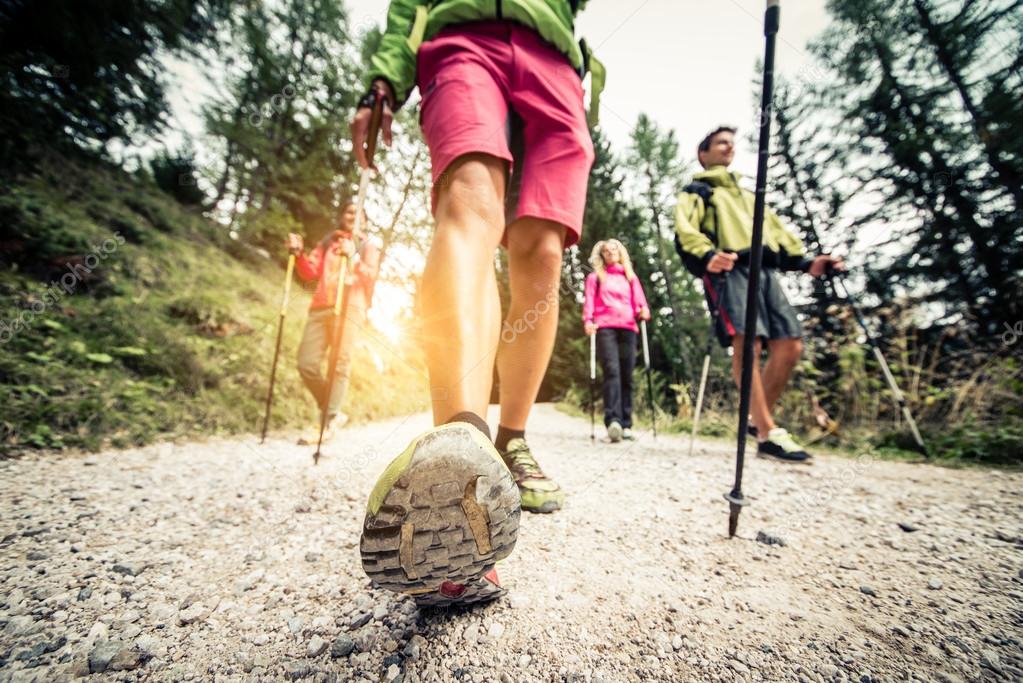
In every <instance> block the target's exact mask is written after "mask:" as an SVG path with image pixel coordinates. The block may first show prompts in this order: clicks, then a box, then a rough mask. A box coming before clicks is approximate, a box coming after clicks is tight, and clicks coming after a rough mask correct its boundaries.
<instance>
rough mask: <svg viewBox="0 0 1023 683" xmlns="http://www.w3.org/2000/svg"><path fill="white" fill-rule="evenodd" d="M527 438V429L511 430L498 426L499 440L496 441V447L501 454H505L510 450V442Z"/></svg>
mask: <svg viewBox="0 0 1023 683" xmlns="http://www.w3.org/2000/svg"><path fill="white" fill-rule="evenodd" d="M524 438H526V430H525V429H509V428H507V427H505V426H504V425H502V424H499V425H497V438H496V439H494V446H496V447H497V451H498V452H499V453H504V451H505V449H507V448H508V442H509V441H511V440H512V439H524Z"/></svg>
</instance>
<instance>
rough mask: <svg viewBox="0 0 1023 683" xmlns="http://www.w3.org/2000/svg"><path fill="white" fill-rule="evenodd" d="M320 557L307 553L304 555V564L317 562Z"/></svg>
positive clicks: (316, 554)
mask: <svg viewBox="0 0 1023 683" xmlns="http://www.w3.org/2000/svg"><path fill="white" fill-rule="evenodd" d="M321 557H323V556H322V555H320V554H319V553H313V552H309V553H306V554H305V561H306V562H319V561H320V558H321Z"/></svg>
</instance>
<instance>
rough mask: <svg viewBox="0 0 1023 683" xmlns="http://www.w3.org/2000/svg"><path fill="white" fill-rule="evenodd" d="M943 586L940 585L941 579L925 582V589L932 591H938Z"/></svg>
mask: <svg viewBox="0 0 1023 683" xmlns="http://www.w3.org/2000/svg"><path fill="white" fill-rule="evenodd" d="M943 585H944V584H943V583H941V579H931V580H930V581H928V582H927V587H928V588H930V589H931V590H932V591H940V590H941V587H942V586H943Z"/></svg>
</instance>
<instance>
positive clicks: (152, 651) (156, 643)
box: [135, 635, 167, 659]
mask: <svg viewBox="0 0 1023 683" xmlns="http://www.w3.org/2000/svg"><path fill="white" fill-rule="evenodd" d="M135 647H137V648H138V649H139V652H141V653H142V654H143V656H145V657H146V658H147V659H148V658H150V657H162V656H163V655H165V654H166V653H167V646H166V645H164V643H163V641H162V640H160V639H159V638H157V637H156V636H150V635H144V636H139V637H138V638H136V639H135Z"/></svg>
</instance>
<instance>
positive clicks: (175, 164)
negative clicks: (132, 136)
mask: <svg viewBox="0 0 1023 683" xmlns="http://www.w3.org/2000/svg"><path fill="white" fill-rule="evenodd" d="M149 169H150V171H152V173H153V179H154V180H155V181H156V186H157V187H159V188H160V189H161V190H163V191H164V192H166V193H167V194H169V195H170V196H172V197H174V198H175V199H177V200H178V201H179V202H181V203H182V204H184V205H185V206H200V205H202V203H203V201H204V200H205V199H206V196H205V195H204V194H203V192H202V190H200V189H199V187H198V186H197V185H196V182H197V178H198V175H199V173H198V171H197V169H196V166H195V154H194V152H192V151H191V150H189V149H185V150H183V151H181V152H179V153H177V154H171V153H170V152H168V151H167V150H164V151H162V152H160V153H158V154H157V155H156V156H155V157H153V158H152V159H150V161H149Z"/></svg>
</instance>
